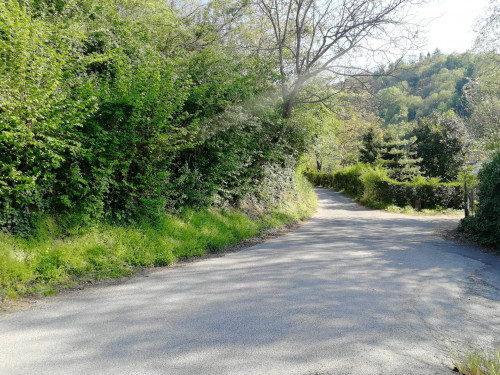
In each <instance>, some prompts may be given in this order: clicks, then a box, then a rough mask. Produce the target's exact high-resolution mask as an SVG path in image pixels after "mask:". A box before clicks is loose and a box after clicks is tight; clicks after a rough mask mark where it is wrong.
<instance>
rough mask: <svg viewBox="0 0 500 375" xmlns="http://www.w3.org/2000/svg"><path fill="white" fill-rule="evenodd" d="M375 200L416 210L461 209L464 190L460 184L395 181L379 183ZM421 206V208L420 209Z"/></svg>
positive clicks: (377, 183)
mask: <svg viewBox="0 0 500 375" xmlns="http://www.w3.org/2000/svg"><path fill="white" fill-rule="evenodd" d="M375 198H376V200H377V201H379V202H381V203H392V204H395V205H396V206H400V207H404V206H412V207H415V208H435V207H437V206H441V207H443V208H455V209H459V208H462V207H463V188H462V186H461V185H460V184H459V183H439V184H430V183H428V184H418V185H417V184H414V183H411V182H398V181H394V180H382V181H377V182H376V185H375ZM418 206H420V207H418Z"/></svg>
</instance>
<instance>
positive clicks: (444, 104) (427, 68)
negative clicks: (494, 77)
mask: <svg viewBox="0 0 500 375" xmlns="http://www.w3.org/2000/svg"><path fill="white" fill-rule="evenodd" d="M480 60H481V58H480V57H478V56H476V55H474V54H470V53H464V54H451V55H444V54H442V53H440V52H439V50H436V51H434V53H433V54H427V56H424V55H420V57H419V58H418V60H416V61H413V62H406V63H401V64H399V65H398V66H396V67H395V66H394V65H393V64H390V65H388V66H387V67H384V68H381V69H379V71H378V72H377V73H376V74H378V75H379V76H378V78H377V77H376V78H374V83H373V92H374V93H375V94H376V96H377V98H378V99H379V101H380V102H379V103H380V104H379V116H380V117H381V119H382V120H383V121H384V122H385V124H394V123H398V122H401V121H413V120H416V119H419V118H422V117H427V116H430V115H431V114H432V113H434V112H436V111H437V112H440V113H443V112H446V111H448V110H450V109H451V110H453V111H454V112H455V113H456V114H457V115H459V116H468V115H469V114H470V109H469V108H468V106H467V99H466V95H465V93H466V92H464V90H467V84H468V83H469V81H470V80H471V79H472V78H473V77H474V76H475V74H476V72H477V65H478V64H479V63H480ZM395 68H396V69H395Z"/></svg>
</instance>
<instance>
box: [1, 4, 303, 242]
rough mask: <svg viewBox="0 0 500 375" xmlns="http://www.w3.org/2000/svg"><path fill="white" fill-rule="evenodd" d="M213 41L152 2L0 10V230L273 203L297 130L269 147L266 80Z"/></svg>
mask: <svg viewBox="0 0 500 375" xmlns="http://www.w3.org/2000/svg"><path fill="white" fill-rule="evenodd" d="M207 22H208V21H207ZM152 25H154V27H152ZM217 32H218V31H215V30H214V28H213V25H212V24H210V22H208V24H206V23H205V21H204V19H203V18H200V19H194V18H193V19H189V17H187V18H186V17H184V16H182V15H179V14H176V10H175V7H173V6H172V5H171V4H169V3H168V2H161V1H148V0H137V1H133V2H130V1H125V0H116V1H115V0H113V1H111V0H100V1H97V0H79V1H73V0H70V1H58V2H55V3H54V2H53V1H46V0H40V1H36V2H35V1H33V2H20V1H17V0H5V1H3V2H1V3H0V58H1V60H2V64H1V65H0V230H7V231H10V232H13V233H18V234H21V235H25V236H26V235H29V234H32V232H33V231H34V229H36V223H37V222H38V220H39V219H40V217H44V216H45V215H47V214H49V215H52V216H55V214H56V213H57V216H58V217H59V219H60V220H63V219H64V221H65V222H66V223H67V224H68V226H88V225H97V224H98V223H99V222H103V221H106V222H111V223H116V222H120V223H132V222H133V221H136V220H139V218H140V217H144V216H146V217H155V216H161V215H163V213H164V212H165V210H166V209H167V210H171V211H176V212H177V211H179V210H180V209H182V207H184V206H191V207H203V206H209V205H211V204H225V203H237V202H238V201H240V200H242V199H243V198H245V197H250V196H251V197H253V198H255V197H257V198H258V199H262V200H266V199H270V200H271V201H272V200H273V199H275V197H276V196H279V194H278V195H276V191H274V192H273V193H272V194H271V193H270V192H269V191H264V190H265V189H261V188H262V183H263V181H269V175H270V174H272V175H273V176H277V177H278V179H277V180H276V184H277V185H276V184H275V185H276V186H274V187H273V188H272V189H274V190H276V189H281V188H282V189H284V190H287V189H289V187H290V186H289V181H290V179H292V178H293V167H294V166H295V163H296V160H297V159H298V156H299V155H300V153H301V150H302V148H303V144H302V143H303V138H302V134H301V130H300V129H293V131H292V129H291V127H290V126H289V127H288V128H287V129H288V130H289V131H287V132H286V134H284V135H283V137H281V138H280V141H279V142H277V141H276V133H277V132H278V131H279V129H281V128H283V123H282V121H283V119H282V116H281V112H280V103H278V102H277V101H276V100H275V99H273V98H271V96H263V95H258V94H259V93H261V92H266V93H269V92H270V88H271V86H270V85H272V83H273V81H272V80H271V79H268V78H269V77H268V76H267V74H270V72H271V69H270V68H268V67H266V64H263V63H262V61H260V60H259V58H258V57H255V56H248V52H246V51H240V52H237V53H236V51H231V49H230V48H229V49H228V48H220V45H218V44H217V43H218V40H221V39H222V38H220V35H216V34H217ZM193 38H194V39H195V40H193ZM205 39H206V40H205ZM253 97H256V98H258V103H256V101H257V100H254V101H255V102H254V103H252V102H251V101H250V100H249V98H253ZM258 189H259V190H260V191H257V190H258ZM270 189H271V188H270ZM272 189H271V190H272ZM268 190H269V189H268Z"/></svg>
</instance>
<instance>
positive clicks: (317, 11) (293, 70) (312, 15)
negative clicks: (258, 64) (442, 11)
mask: <svg viewBox="0 0 500 375" xmlns="http://www.w3.org/2000/svg"><path fill="white" fill-rule="evenodd" d="M425 2H427V1H426V0H256V3H255V4H254V5H255V9H256V10H257V12H259V14H260V15H261V17H263V18H264V19H265V20H266V21H267V22H268V24H269V29H270V30H271V31H270V32H269V34H268V35H267V36H263V37H261V38H260V45H259V47H260V48H262V46H263V45H264V46H266V47H267V49H266V51H267V52H269V53H273V54H275V56H276V59H277V62H278V63H277V66H278V67H279V75H280V77H281V95H282V99H283V117H284V118H288V117H290V116H291V114H292V110H293V108H294V106H295V105H297V104H299V103H318V102H322V101H325V100H327V99H328V98H330V97H332V96H335V95H338V93H339V91H343V89H345V86H342V85H341V84H338V83H340V82H341V79H339V77H342V78H347V77H350V78H359V77H363V76H367V75H370V74H372V72H371V71H370V69H371V68H373V67H374V66H373V64H372V65H371V66H370V65H366V64H364V63H363V62H362V59H361V56H362V55H364V56H365V57H366V56H371V57H374V56H380V55H381V54H382V55H385V56H387V54H393V53H395V52H396V51H401V49H402V48H403V49H404V48H408V47H409V45H411V43H413V42H414V41H416V40H417V39H416V37H417V32H418V27H417V25H415V24H413V23H412V22H410V18H411V17H410V13H409V9H410V8H411V6H414V5H419V4H422V3H425ZM264 39H265V40H266V42H267V43H262V40H264ZM392 56H394V55H392ZM363 61H365V60H363ZM386 61H387V60H385V61H384V62H386ZM335 77H336V79H337V81H336V84H335V85H334V86H335V87H336V89H335V88H332V89H331V90H327V93H325V92H323V93H318V92H317V91H316V90H309V89H307V85H306V84H307V83H308V82H310V81H312V80H315V81H316V82H317V81H318V79H323V80H325V81H326V80H329V81H330V82H335ZM351 81H352V79H351ZM344 82H345V81H344Z"/></svg>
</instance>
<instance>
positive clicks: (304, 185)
mask: <svg viewBox="0 0 500 375" xmlns="http://www.w3.org/2000/svg"><path fill="white" fill-rule="evenodd" d="M315 207H316V196H315V194H314V192H313V190H312V187H311V186H310V184H309V183H308V182H306V181H305V179H299V181H298V188H297V192H295V193H293V194H290V195H289V196H288V197H287V199H286V200H285V203H283V204H282V205H281V206H280V207H275V208H273V209H271V210H268V211H267V212H261V213H259V214H252V215H250V214H247V213H245V212H243V211H242V210H237V209H234V208H225V209H221V208H219V209H217V208H206V209H201V210H198V211H195V210H192V209H189V208H187V209H184V210H183V211H182V212H181V213H180V214H178V215H168V214H165V215H163V216H162V217H161V218H160V219H159V220H156V221H154V222H153V221H150V220H144V221H142V222H140V223H137V224H134V225H128V226H123V225H121V226H119V225H100V226H98V227H94V228H91V229H87V230H85V231H80V233H73V234H68V233H65V232H64V231H63V230H62V228H61V227H60V225H58V224H57V223H56V221H55V220H54V219H53V218H51V217H46V218H44V219H43V220H42V222H41V223H40V225H39V227H38V232H37V234H36V235H35V236H32V237H29V238H20V237H15V236H13V235H10V234H0V299H9V298H15V297H18V296H23V295H29V294H33V293H44V294H46V295H47V294H52V293H54V292H55V291H57V290H58V289H63V288H67V287H70V286H72V285H74V284H75V283H78V282H82V281H85V280H89V281H94V280H102V279H109V278H117V277H121V276H126V275H130V274H132V273H134V272H135V271H137V270H138V269H140V268H142V267H155V266H164V265H168V264H171V263H174V262H176V261H177V260H179V259H184V258H191V257H195V256H200V255H203V254H206V253H209V252H215V251H217V250H220V249H223V248H225V247H227V246H229V245H232V244H236V243H238V242H239V241H242V240H243V239H246V238H249V237H251V236H254V235H256V234H258V233H259V232H261V231H263V230H265V229H266V228H275V227H281V226H283V225H285V224H286V223H289V222H293V221H299V220H303V219H305V218H307V217H309V216H310V215H311V214H312V212H313V211H314V210H315Z"/></svg>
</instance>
